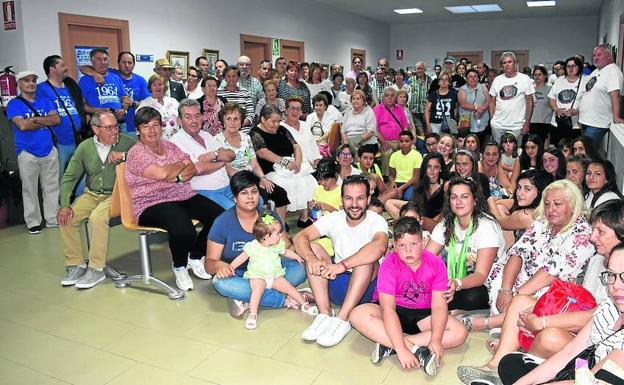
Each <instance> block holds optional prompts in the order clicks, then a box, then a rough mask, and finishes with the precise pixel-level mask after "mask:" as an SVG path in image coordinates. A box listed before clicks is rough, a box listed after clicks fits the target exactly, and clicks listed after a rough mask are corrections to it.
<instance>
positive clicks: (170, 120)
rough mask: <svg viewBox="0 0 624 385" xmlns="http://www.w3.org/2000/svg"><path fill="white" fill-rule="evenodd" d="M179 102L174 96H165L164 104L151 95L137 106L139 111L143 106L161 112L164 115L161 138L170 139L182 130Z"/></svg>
mask: <svg viewBox="0 0 624 385" xmlns="http://www.w3.org/2000/svg"><path fill="white" fill-rule="evenodd" d="M179 105H180V103H178V101H177V100H175V99H174V98H172V97H169V96H165V97H164V98H163V104H160V102H158V99H154V98H153V97H151V96H148V97H147V98H145V99H143V100H141V103H139V106H138V107H137V111H138V110H140V109H141V108H143V107H152V108H153V109H155V110H157V111H158V112H160V115H161V116H162V127H163V130H162V134H161V135H160V138H161V139H165V140H170V139H171V137H172V136H173V134H175V133H176V132H178V131H179V130H180V127H179V126H178V106H179Z"/></svg>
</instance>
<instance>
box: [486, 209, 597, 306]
mask: <svg viewBox="0 0 624 385" xmlns="http://www.w3.org/2000/svg"><path fill="white" fill-rule="evenodd" d="M591 232H592V229H591V226H590V225H589V223H588V222H587V220H585V218H584V217H583V216H579V218H578V219H577V220H576V222H575V223H574V225H572V227H571V228H570V229H568V230H567V231H566V232H564V233H561V232H560V233H558V234H556V235H554V236H553V235H552V233H551V227H550V226H549V225H548V223H547V222H546V221H545V220H539V221H535V222H533V224H532V225H531V226H529V227H528V228H527V229H526V231H525V232H524V234H523V235H522V237H520V240H518V242H516V243H515V244H514V245H513V246H512V247H511V248H510V249H509V251H508V252H507V258H504V259H503V260H499V261H496V262H495V263H494V266H492V272H491V274H490V277H489V280H490V281H494V280H499V281H501V280H502V275H503V268H504V267H505V263H507V260H508V259H509V256H511V255H517V256H520V257H521V258H522V267H521V268H520V273H519V274H518V277H517V278H516V281H515V282H514V284H513V290H518V288H519V287H520V286H522V285H524V284H525V283H526V282H527V281H528V280H529V279H531V277H533V276H534V275H535V274H537V272H538V271H539V270H540V269H543V270H544V271H545V272H547V273H548V274H550V275H552V276H554V277H557V278H559V279H560V280H562V281H566V282H573V281H575V280H576V279H577V277H578V276H579V274H581V272H582V271H583V267H584V266H585V264H586V263H587V261H588V260H589V258H591V257H592V256H593V255H594V254H595V248H594V245H593V244H592V243H591V242H590V240H589V237H590V236H591ZM494 287H498V286H496V285H494ZM547 290H548V287H544V288H542V289H540V290H538V291H537V292H536V293H535V294H536V296H537V297H540V296H541V295H542V294H544V293H545V292H546V291H547Z"/></svg>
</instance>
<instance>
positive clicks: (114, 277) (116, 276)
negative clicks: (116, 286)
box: [104, 265, 126, 282]
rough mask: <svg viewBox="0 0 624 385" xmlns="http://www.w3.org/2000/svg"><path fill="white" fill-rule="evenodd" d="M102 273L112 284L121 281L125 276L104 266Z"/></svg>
mask: <svg viewBox="0 0 624 385" xmlns="http://www.w3.org/2000/svg"><path fill="white" fill-rule="evenodd" d="M104 273H106V276H107V277H108V278H110V279H111V280H112V281H113V282H116V281H121V280H122V279H124V278H126V274H124V273H120V272H119V271H118V270H117V269H115V268H114V267H112V266H111V265H106V266H104Z"/></svg>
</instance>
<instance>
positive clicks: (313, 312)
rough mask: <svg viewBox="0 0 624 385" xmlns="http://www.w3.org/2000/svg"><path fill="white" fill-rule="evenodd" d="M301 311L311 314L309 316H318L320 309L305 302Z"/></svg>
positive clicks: (300, 308)
mask: <svg viewBox="0 0 624 385" xmlns="http://www.w3.org/2000/svg"><path fill="white" fill-rule="evenodd" d="M299 310H301V311H302V312H304V313H306V314H309V315H317V314H318V308H317V307H316V305H310V303H308V302H304V303H303V304H302V305H301V306H300V307H299Z"/></svg>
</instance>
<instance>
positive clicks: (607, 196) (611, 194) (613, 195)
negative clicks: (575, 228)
mask: <svg viewBox="0 0 624 385" xmlns="http://www.w3.org/2000/svg"><path fill="white" fill-rule="evenodd" d="M592 199H594V193H593V192H591V191H590V192H589V194H587V198H585V206H586V207H587V210H589V211H592V210H593V209H594V208H595V207H597V206H598V205H600V204H601V203H605V202H607V201H610V200H614V199H620V197H619V196H618V195H617V194H616V193H614V192H612V191H607V192H606V193H604V194H602V195H601V196H600V197H598V199H596V203H595V204H594V205H593V206H592V205H591V201H592Z"/></svg>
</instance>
